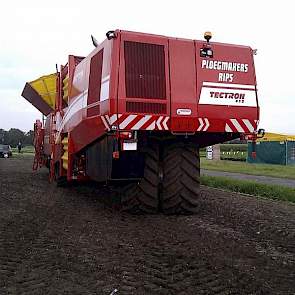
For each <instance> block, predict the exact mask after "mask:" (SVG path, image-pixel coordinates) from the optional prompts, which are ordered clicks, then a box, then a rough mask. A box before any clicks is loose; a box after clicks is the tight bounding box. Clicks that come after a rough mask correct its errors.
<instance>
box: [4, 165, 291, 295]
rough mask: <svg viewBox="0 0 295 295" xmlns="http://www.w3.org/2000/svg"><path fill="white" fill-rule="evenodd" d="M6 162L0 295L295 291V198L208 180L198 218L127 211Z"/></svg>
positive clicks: (87, 189)
mask: <svg viewBox="0 0 295 295" xmlns="http://www.w3.org/2000/svg"><path fill="white" fill-rule="evenodd" d="M5 163H7V166H6V168H7V171H8V174H9V173H11V174H12V175H14V176H16V177H15V178H13V179H10V180H9V181H8V182H6V183H5V185H4V186H2V185H1V189H2V187H3V188H4V190H1V192H0V196H1V198H0V221H1V224H0V254H1V255H0V294H60V293H62V292H63V293H64V294H110V293H111V291H113V290H114V289H115V288H117V289H119V292H118V293H117V294H118V295H121V294H177V295H182V294H292V293H294V292H295V288H294V281H295V276H294V273H295V271H294V270H295V264H294V257H295V249H294V234H295V228H294V224H295V210H294V206H290V205H288V204H287V203H279V202H270V201H265V200H259V199H258V200H257V199H255V198H248V197H244V196H240V195H238V194H230V193H224V192H222V191H217V190H213V189H207V188H204V192H205V195H203V196H202V197H200V213H199V215H197V216H184V217H175V216H162V215H160V216H130V215H126V214H120V213H118V212H115V211H112V210H110V209H108V208H105V206H104V205H103V203H102V202H101V201H98V198H99V197H102V190H97V189H96V188H93V187H71V188H68V189H56V188H55V186H54V185H50V184H48V182H47V176H46V171H45V170H41V171H40V172H38V173H37V174H33V173H31V172H30V163H29V162H28V161H27V160H15V161H6V162H5ZM1 164H2V163H0V165H1ZM5 165H6V164H5ZM20 165H23V167H24V169H23V170H22V171H21V172H20V171H19V169H18V168H19V167H20ZM1 168H2V167H1V166H0V181H1V179H2V178H1V177H2V176H3V174H2V173H3V170H1ZM7 171H6V172H5V174H7ZM103 194H105V195H107V192H106V191H103ZM2 213H3V214H2ZM257 232H259V234H258V233H257ZM3 265H5V266H3Z"/></svg>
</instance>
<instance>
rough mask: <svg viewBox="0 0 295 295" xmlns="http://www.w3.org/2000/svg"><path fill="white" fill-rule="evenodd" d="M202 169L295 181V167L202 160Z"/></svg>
mask: <svg viewBox="0 0 295 295" xmlns="http://www.w3.org/2000/svg"><path fill="white" fill-rule="evenodd" d="M201 168H202V169H207V170H215V171H226V172H235V173H244V174H251V175H264V176H272V177H280V178H290V179H295V166H282V165H271V164H249V163H244V162H236V161H212V160H207V159H204V158H201Z"/></svg>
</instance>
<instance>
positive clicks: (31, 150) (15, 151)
mask: <svg viewBox="0 0 295 295" xmlns="http://www.w3.org/2000/svg"><path fill="white" fill-rule="evenodd" d="M12 153H13V155H16V154H19V152H18V149H17V148H12ZM34 153H35V149H34V147H33V146H32V145H28V146H24V147H23V148H22V149H21V154H34Z"/></svg>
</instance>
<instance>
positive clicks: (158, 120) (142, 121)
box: [101, 114, 169, 130]
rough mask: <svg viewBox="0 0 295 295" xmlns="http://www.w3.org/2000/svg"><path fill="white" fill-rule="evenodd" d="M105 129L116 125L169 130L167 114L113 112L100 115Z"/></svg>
mask: <svg viewBox="0 0 295 295" xmlns="http://www.w3.org/2000/svg"><path fill="white" fill-rule="evenodd" d="M101 120H102V122H103V124H104V125H105V127H106V129H107V130H110V129H111V127H112V126H117V127H118V129H119V130H169V128H168V122H169V116H157V115H139V114H123V115H122V114H118V115H117V114H115V115H112V116H108V115H105V116H101Z"/></svg>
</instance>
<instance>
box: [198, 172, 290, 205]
mask: <svg viewBox="0 0 295 295" xmlns="http://www.w3.org/2000/svg"><path fill="white" fill-rule="evenodd" d="M201 184H203V185H206V186H210V187H215V188H222V189H225V190H227V191H232V192H238V193H244V194H249V195H253V196H260V197H265V198H270V199H274V200H282V201H289V202H292V203H295V189H293V188H289V187H284V186H278V185H268V184H262V183H257V182H255V181H245V180H237V179H230V178H226V177H219V176H218V177H215V176H201Z"/></svg>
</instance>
